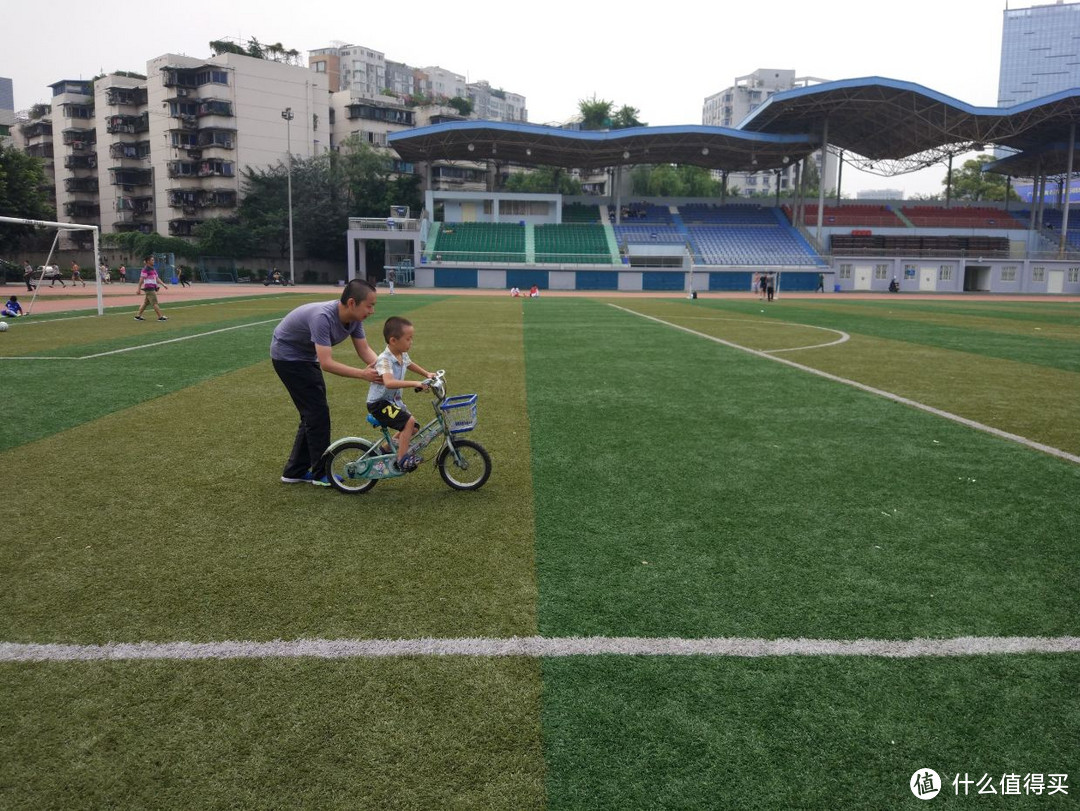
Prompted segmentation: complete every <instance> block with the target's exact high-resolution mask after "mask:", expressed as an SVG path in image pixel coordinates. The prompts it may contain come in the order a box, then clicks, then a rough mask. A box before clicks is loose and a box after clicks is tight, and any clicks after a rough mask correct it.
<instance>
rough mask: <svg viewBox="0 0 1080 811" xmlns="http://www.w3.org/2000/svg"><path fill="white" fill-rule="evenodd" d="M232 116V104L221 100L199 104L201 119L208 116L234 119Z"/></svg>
mask: <svg viewBox="0 0 1080 811" xmlns="http://www.w3.org/2000/svg"><path fill="white" fill-rule="evenodd" d="M232 114H233V112H232V102H229V101H221V100H220V99H206V100H204V101H201V102H199V112H198V114H197V115H198V116H199V117H200V118H204V117H205V116H208V115H216V116H222V117H224V118H232Z"/></svg>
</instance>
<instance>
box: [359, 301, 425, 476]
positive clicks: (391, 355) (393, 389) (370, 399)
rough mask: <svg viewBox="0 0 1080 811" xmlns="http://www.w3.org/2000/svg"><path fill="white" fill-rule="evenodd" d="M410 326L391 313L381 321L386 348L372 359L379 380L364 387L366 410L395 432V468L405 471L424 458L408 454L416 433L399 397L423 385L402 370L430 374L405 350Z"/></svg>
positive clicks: (409, 346)
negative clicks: (406, 391) (406, 390)
mask: <svg viewBox="0 0 1080 811" xmlns="http://www.w3.org/2000/svg"><path fill="white" fill-rule="evenodd" d="M413 332H414V330H413V325H412V322H411V321H409V320H408V319H406V318H401V317H400V316H397V315H393V316H390V317H389V318H387V319H386V323H385V324H383V338H384V339H385V340H386V349H384V350H383V351H382V353H381V354H380V355H379V357H378V358H376V360H375V371H376V372H378V373H379V374H380V375H382V380H381V381H380V382H377V383H372V384H371V387H370V388H369V389H368V396H367V408H368V412H369V413H370V414H371V415H372V416H373V417H375V419H376V420H378V421H379V425H383V426H385V427H387V428H392V429H393V430H395V431H397V432H398V433H397V434H396V435H395V437H394V440H395V441H396V442H397V445H398V452H397V466H398V469H399V470H401V471H404V472H406V473H408V472H409V471H412V470H416V466H417V465H419V464H420V463H421V462H422V461H424V460H423V459H422V458H421V457H420V456H418V455H416V454H411V453H409V442H410V441H411V440H412V438H413V435H414V434H415V433H416V429H417V425H418V423H417V422H416V417H414V416H413V415H412V414H410V413H409V411H408V409H406V408H405V403H404V402H402V399H401V391H402V389H413V388H418V387H419V388H427V384H426V383H425V382H424V381H419V380H406V379H405V371H406V370H408V371H410V372H414V373H416V374H418V375H421V376H422V377H424V378H428V377H431V373H430V372H428V371H426V370H425V369H424V368H423V367H421V366H419V365H418V364H416V363H413V361H412V359H411V358H410V357H409V350H410V349H411V348H412V342H413Z"/></svg>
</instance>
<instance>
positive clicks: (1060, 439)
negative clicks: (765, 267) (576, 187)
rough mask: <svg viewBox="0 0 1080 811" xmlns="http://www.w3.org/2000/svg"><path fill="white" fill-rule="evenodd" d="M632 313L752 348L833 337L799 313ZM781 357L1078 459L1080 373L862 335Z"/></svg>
mask: <svg viewBox="0 0 1080 811" xmlns="http://www.w3.org/2000/svg"><path fill="white" fill-rule="evenodd" d="M624 303H625V302H624ZM629 309H633V310H635V311H636V312H642V313H647V314H649V315H653V316H656V317H659V318H662V319H664V320H667V321H669V322H671V323H675V324H679V325H681V326H685V327H688V328H690V329H694V330H695V331H698V332H703V333H706V334H708V335H713V336H715V337H718V338H722V339H724V340H728V341H732V342H733V343H737V344H740V345H742V346H747V347H749V348H751V349H759V350H773V349H776V348H779V347H784V346H788V347H794V346H812V345H814V344H817V343H821V342H822V338H823V336H827V335H828V333H824V332H821V331H814V330H808V329H806V328H804V327H799V326H795V325H793V324H792V323H789V322H788V321H787V320H785V318H790V319H791V320H792V321H795V322H798V321H800V318H801V315H802V313H800V312H793V313H787V312H786V311H785V312H784V313H783V316H784V317H782V318H764V317H763V316H761V315H760V314H748V315H741V314H739V313H732V312H727V311H721V312H719V313H717V312H716V311H715V310H712V309H708V308H706V309H700V308H697V307H696V306H691V305H689V304H687V303H683V302H663V303H660V302H648V303H645V302H641V303H635V304H634V305H633V306H632V307H631V308H629ZM759 309H760V308H759ZM774 312H776V313H779V312H780V311H779V310H776V311H774ZM740 319H742V320H740ZM834 323H835V324H836V327H838V328H845V327H851V325H849V324H847V323H846V322H844V321H843V320H839V321H836V322H834ZM973 340H975V338H973ZM783 357H785V358H787V359H789V360H793V361H797V362H799V363H802V364H804V365H807V366H811V367H813V368H815V369H820V370H821V371H824V372H828V373H830V374H835V375H838V376H840V377H844V378H847V379H850V380H855V381H858V382H859V383H863V384H866V385H869V386H873V387H875V388H879V389H883V390H885V391H889V392H892V393H893V394H898V395H901V396H904V397H908V398H910V399H913V400H916V401H918V402H921V403H924V404H926V405H929V406H933V407H935V408H939V409H943V410H945V411H949V412H951V413H954V414H958V415H960V416H962V417H966V418H968V419H972V420H975V421H977V422H981V423H984V424H986V425H990V426H993V427H995V428H999V429H1001V430H1003V431H1008V432H1010V433H1014V434H1017V435H1019V436H1023V437H1026V438H1028V439H1031V440H1034V441H1036V442H1042V443H1044V444H1047V445H1050V446H1052V447H1056V448H1060V449H1062V450H1064V451H1067V452H1069V453H1072V454H1078V453H1080V431H1077V429H1076V425H1075V418H1076V415H1077V413H1078V412H1077V406H1076V403H1077V402H1080V373H1077V372H1070V371H1065V370H1062V369H1055V368H1050V367H1047V366H1043V365H1038V364H1028V363H1024V362H1020V361H1010V360H1004V359H1000V358H992V357H987V356H985V355H983V354H978V353H976V354H972V353H968V352H963V351H955V350H949V349H944V348H941V347H939V346H936V345H934V343H933V342H932V341H931V342H929V343H918V342H916V343H911V342H908V341H907V340H906V339H903V338H898V339H896V340H888V339H883V338H876V337H872V336H866V335H860V334H859V333H857V332H855V333H853V335H852V338H851V340H850V341H849V342H847V343H844V344H842V345H837V346H832V347H827V348H822V349H814V350H809V351H799V352H789V353H785V354H784V355H783Z"/></svg>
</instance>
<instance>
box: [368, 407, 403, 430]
mask: <svg viewBox="0 0 1080 811" xmlns="http://www.w3.org/2000/svg"><path fill="white" fill-rule="evenodd" d="M367 410H368V413H369V414H371V416H373V417H374V418H375V419H377V420H378V421H379V425H385V426H386V427H387V428H393V429H394V430H395V431H401V430H404V428H405V426H406V425H408V424H409V417H411V416H412V414H410V413H409V412H408V409H406V408H405V407H404V406H399V405H398V404H397V403H392V402H390V401H389V400H376V401H375V402H374V403H368V404H367Z"/></svg>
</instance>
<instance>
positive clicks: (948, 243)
mask: <svg viewBox="0 0 1080 811" xmlns="http://www.w3.org/2000/svg"><path fill="white" fill-rule="evenodd" d="M829 248H830V250H831V251H832V254H833V256H981V257H984V258H990V259H994V258H996V259H1001V258H1007V257H1008V256H1009V239H1008V237H970V236H951V237H946V236H921V237H920V236H910V237H909V236H885V235H876V234H875V235H870V234H865V235H860V234H833V235H832V237H831V238H830V239H829Z"/></svg>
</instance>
